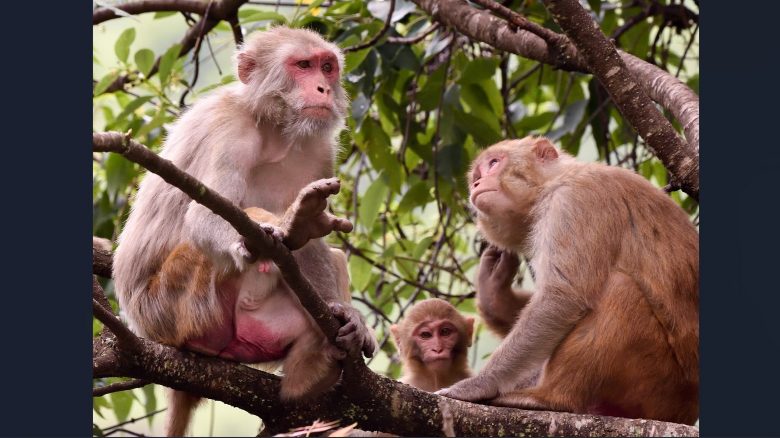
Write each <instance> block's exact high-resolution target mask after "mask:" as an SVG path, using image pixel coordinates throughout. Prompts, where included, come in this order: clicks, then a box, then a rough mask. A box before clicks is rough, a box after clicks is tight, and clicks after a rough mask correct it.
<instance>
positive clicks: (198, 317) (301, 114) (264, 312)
mask: <svg viewBox="0 0 780 438" xmlns="http://www.w3.org/2000/svg"><path fill="white" fill-rule="evenodd" d="M236 65H237V68H236V71H237V76H238V78H239V81H238V82H237V83H235V84H232V85H229V86H226V87H222V88H220V89H218V90H216V91H214V92H212V94H211V95H210V96H208V97H206V98H204V99H201V100H199V101H198V102H196V103H195V104H194V105H193V106H192V107H191V108H190V109H189V110H188V111H187V112H186V113H185V114H184V115H183V116H182V117H181V118H180V119H179V120H178V121H177V122H176V123H175V124H174V125H173V126H172V127H171V128H170V129H169V133H168V134H169V135H168V138H167V139H166V141H165V144H164V146H163V150H162V152H161V153H160V155H161V156H162V157H164V158H166V159H168V160H170V161H171V162H173V164H175V165H176V166H178V167H179V168H180V169H182V170H184V171H186V172H187V173H189V174H190V175H192V176H194V177H195V178H198V179H199V180H200V181H202V182H203V183H204V184H206V185H207V186H208V187H210V188H212V189H214V190H215V191H216V192H218V193H219V194H221V195H222V196H224V197H226V198H227V199H229V200H230V201H232V202H233V203H235V204H236V205H238V206H240V207H241V208H244V209H247V208H250V207H254V208H256V209H257V210H251V211H253V212H254V213H252V214H253V215H255V216H254V217H260V218H261V219H262V220H264V221H266V222H268V221H269V220H270V221H271V223H267V224H266V225H264V228H265V229H266V230H267V231H268V232H269V233H271V234H273V235H274V236H276V237H277V238H279V239H281V241H282V242H284V244H285V245H286V246H287V247H288V248H289V249H291V250H295V252H294V253H293V254H294V255H295V258H296V260H297V261H298V263H299V264H300V267H301V271H302V272H303V274H304V275H305V276H306V277H307V278H308V279H309V280H310V281H311V282H312V283H313V284H315V285H316V286H317V287H318V290H319V293H320V294H321V296H322V298H323V300H325V301H326V302H327V303H328V305H329V306H330V308H331V310H332V311H333V312H334V315H335V316H336V317H337V318H338V319H339V320H340V321H341V323H342V324H343V326H342V327H341V329H340V330H339V332H338V335H337V337H336V339H335V341H334V342H335V344H336V346H338V347H339V348H340V349H341V350H347V351H349V352H354V353H356V352H358V351H362V352H363V353H364V354H366V355H369V356H370V355H372V354H373V352H374V349H375V346H376V344H375V340H374V338H373V336H372V334H371V332H370V331H369V330H368V328H367V327H365V324H364V323H363V320H362V316H361V315H360V314H359V313H358V312H357V310H355V309H354V308H352V307H351V306H350V305H349V304H348V299H347V297H348V292H346V293H345V291H348V277H347V275H346V259H345V257H344V255H343V253H340V255H339V254H337V253H334V252H332V251H331V249H330V248H328V246H327V245H326V244H325V242H323V241H322V239H320V237H322V236H325V235H327V234H328V233H330V232H331V231H333V230H338V231H344V232H347V231H350V230H351V229H352V224H350V223H349V221H347V220H344V219H340V218H336V217H334V216H333V215H331V214H329V213H327V210H326V207H327V198H328V196H330V195H332V194H334V193H337V192H338V190H339V182H338V180H337V179H335V178H332V176H333V167H334V157H335V153H336V150H337V147H338V145H337V143H336V135H337V133H338V132H339V131H340V130H341V129H342V127H343V126H344V115H345V113H346V109H347V105H348V104H347V97H346V94H345V92H344V89H343V87H342V85H341V80H340V77H341V75H340V73H341V71H342V69H343V65H344V61H343V55H342V54H341V51H340V50H339V49H338V47H336V46H335V45H334V44H331V43H329V42H327V41H325V40H324V39H322V38H321V37H320V36H319V35H318V34H316V33H315V32H312V31H308V30H303V29H290V28H287V27H276V28H273V29H271V30H268V31H265V32H257V33H254V34H252V35H251V36H250V37H249V38H247V40H246V42H245V43H244V45H243V46H242V47H241V49H240V50H239V51H238V52H237V54H236ZM258 210H262V211H265V212H266V213H267V215H270V216H258V215H257V214H258ZM263 214H265V213H263ZM271 217H276V218H279V219H278V220H273V219H269V218H271ZM263 218H264V219H263ZM255 259H256V255H255V254H252V252H251V251H250V249H249V248H247V247H246V245H245V244H244V240H243V238H242V237H241V236H240V235H239V234H238V233H237V232H236V230H235V229H233V227H232V226H231V225H230V224H229V223H228V222H227V221H225V220H223V219H222V218H221V217H219V216H217V215H216V214H214V213H212V212H211V211H210V210H209V209H208V208H206V207H204V206H203V205H200V204H198V203H196V202H195V201H193V200H191V199H190V198H189V197H188V196H187V195H186V194H184V193H183V192H181V191H179V189H177V188H175V187H173V186H170V185H168V184H167V183H165V182H164V181H163V180H162V179H161V178H160V177H158V176H157V175H154V174H151V173H150V174H148V175H147V176H146V177H145V178H144V179H143V181H142V182H141V184H140V187H139V189H138V193H137V195H136V197H135V202H134V205H133V206H132V210H131V213H130V216H129V218H128V220H127V223H126V224H125V227H124V230H123V231H122V234H121V235H120V237H119V247H118V248H117V252H116V256H115V258H114V280H115V284H116V291H117V296H118V298H119V302H120V306H121V308H122V310H123V312H124V314H125V316H126V318H127V320H128V323H129V325H130V327H131V329H133V330H134V331H135V332H136V333H138V334H139V335H141V336H144V337H147V338H150V339H153V340H156V341H158V342H162V343H164V344H168V345H172V346H175V347H181V348H186V349H190V350H195V351H198V352H201V353H205V354H211V355H218V356H221V357H225V358H228V359H233V360H239V361H242V362H252V363H253V362H265V361H271V360H280V359H282V358H284V357H287V359H286V360H285V362H284V369H285V373H286V374H287V375H288V376H295V377H294V378H285V379H283V381H282V393H281V396H282V397H284V398H299V397H302V396H307V395H314V394H316V393H317V392H318V391H321V390H324V389H326V388H327V387H329V386H330V385H331V384H332V383H333V382H334V381H335V380H336V379H337V378H338V372H339V370H338V369H337V368H335V369H334V367H333V364H334V361H335V360H337V359H338V358H339V357H340V356H343V354H340V353H337V352H335V351H334V350H333V349H331V348H327V347H326V345H325V343H324V335H323V334H322V333H320V332H319V331H318V330H319V329H318V328H317V327H316V326H314V325H313V324H312V321H311V320H310V319H309V317H307V316H306V315H305V312H302V309H301V308H300V306H299V305H298V304H297V299H295V298H293V297H292V296H291V295H290V291H289V288H288V287H287V286H286V284H285V283H284V282H283V281H281V280H279V275H278V273H277V272H276V271H275V269H276V268H275V266H272V265H269V264H268V262H263V261H261V262H256V260H255ZM262 270H267V271H269V272H260V271H262ZM255 282H256V283H257V284H253V283H255ZM262 297H265V299H263V298H262ZM312 331H314V332H317V333H312ZM196 400H197V398H196V397H193V396H191V395H188V394H186V393H181V392H178V391H174V394H173V396H172V399H171V403H170V406H169V411H170V415H169V417H170V420H169V426H168V430H167V433H168V434H169V435H182V434H184V432H185V430H186V425H187V423H188V421H189V415H190V412H191V410H192V407H193V406H194V404H195V401H196Z"/></svg>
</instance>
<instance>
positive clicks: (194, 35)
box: [92, 0, 247, 93]
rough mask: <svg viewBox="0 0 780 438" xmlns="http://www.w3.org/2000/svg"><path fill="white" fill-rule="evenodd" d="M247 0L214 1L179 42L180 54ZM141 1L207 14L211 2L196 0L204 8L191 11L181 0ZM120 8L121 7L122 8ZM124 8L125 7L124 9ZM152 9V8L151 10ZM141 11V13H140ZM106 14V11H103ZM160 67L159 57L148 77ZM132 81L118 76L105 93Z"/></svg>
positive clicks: (177, 9) (128, 6)
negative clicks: (181, 5)
mask: <svg viewBox="0 0 780 438" xmlns="http://www.w3.org/2000/svg"><path fill="white" fill-rule="evenodd" d="M246 1H247V0H220V1H216V2H214V4H213V5H212V6H211V9H210V10H209V14H208V16H204V17H201V19H200V21H198V23H197V24H195V25H194V26H192V27H190V28H189V30H187V33H186V34H185V35H184V38H182V39H181V41H179V44H181V49H180V50H179V56H178V57H182V56H184V55H186V54H187V53H189V51H190V50H192V49H193V48H194V47H195V45H196V43H197V42H198V38H199V37H200V35H206V34H207V33H209V32H211V30H212V29H214V28H215V27H216V26H217V24H219V22H220V21H222V20H230V18H231V17H233V16H235V15H236V14H237V13H238V8H240V7H241V5H243V4H244V3H246ZM139 3H152V4H154V5H157V6H160V7H163V6H167V7H168V9H158V10H169V11H177V12H179V11H181V12H195V13H198V14H202V15H203V14H205V13H206V10H207V7H208V5H209V2H196V3H199V4H201V5H202V8H201V9H200V10H199V11H189V10H185V9H184V8H177V7H176V6H178V4H179V2H178V1H177V0H154V1H152V0H142V1H141V2H139ZM188 3H189V2H185V3H184V4H188ZM135 4H136V2H132V3H125V4H123V5H122V8H124V7H127V8H131V6H133V5H135ZM122 8H120V9H122ZM139 8H140V6H139ZM123 10H124V9H123ZM98 11H99V10H96V11H95V12H94V13H93V15H92V17H93V19H92V20H93V24H96V23H94V21H95V18H94V17H95V13H97V12H98ZM149 11H150V10H149ZM149 11H147V10H140V12H149ZM110 12H111V13H112V14H114V12H113V11H110ZM140 12H139V13H140ZM103 14H105V13H103ZM159 68H160V58H157V59H156V60H155V62H154V65H153V66H152V69H151V70H150V71H149V75H148V77H152V75H154V74H155V73H157V71H158V69H159ZM128 82H130V77H129V76H128V75H122V76H119V77H118V78H116V80H114V82H112V83H111V85H109V86H108V87H107V88H106V91H104V93H112V92H114V91H118V90H122V89H124V86H125V84H127V83H128Z"/></svg>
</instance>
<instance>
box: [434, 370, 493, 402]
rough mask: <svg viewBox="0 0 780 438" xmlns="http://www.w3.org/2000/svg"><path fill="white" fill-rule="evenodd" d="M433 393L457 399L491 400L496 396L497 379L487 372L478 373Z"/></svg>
mask: <svg viewBox="0 0 780 438" xmlns="http://www.w3.org/2000/svg"><path fill="white" fill-rule="evenodd" d="M435 394H438V395H443V396H445V397H449V398H454V399H457V400H463V401H469V402H477V401H480V400H485V401H487V400H492V399H494V398H496V397H497V396H498V394H499V393H498V380H497V379H495V378H494V377H492V376H491V375H489V374H482V373H480V374H478V375H476V376H474V377H469V378H468V379H463V380H461V381H460V382H458V383H456V384H454V385H452V386H450V387H449V388H444V389H440V390H438V391H436V392H435Z"/></svg>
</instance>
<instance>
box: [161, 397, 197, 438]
mask: <svg viewBox="0 0 780 438" xmlns="http://www.w3.org/2000/svg"><path fill="white" fill-rule="evenodd" d="M200 400H201V398H200V397H199V396H197V395H194V394H190V393H189V392H184V391H177V390H175V389H169V390H168V425H167V426H166V430H165V434H166V435H167V436H184V434H185V433H187V426H188V425H189V424H190V417H191V416H192V412H193V411H194V410H195V407H196V406H197V405H198V403H199V402H200Z"/></svg>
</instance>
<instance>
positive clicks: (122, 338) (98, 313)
mask: <svg viewBox="0 0 780 438" xmlns="http://www.w3.org/2000/svg"><path fill="white" fill-rule="evenodd" d="M92 313H93V314H94V315H95V318H97V319H98V320H99V321H100V322H102V323H103V325H105V326H106V327H108V329H109V330H111V333H113V334H114V336H116V339H117V341H118V342H119V343H120V344H122V345H123V346H124V347H125V348H127V349H128V350H131V351H134V350H137V349H138V348H139V341H138V337H136V336H135V335H134V334H133V332H131V331H130V329H128V328H127V327H126V326H125V325H124V324H122V321H120V320H119V318H117V317H116V316H115V315H114V314H113V313H112V312H110V311H109V310H108V309H106V308H105V307H104V306H103V305H101V304H100V303H98V301H97V300H96V299H95V298H93V299H92Z"/></svg>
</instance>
